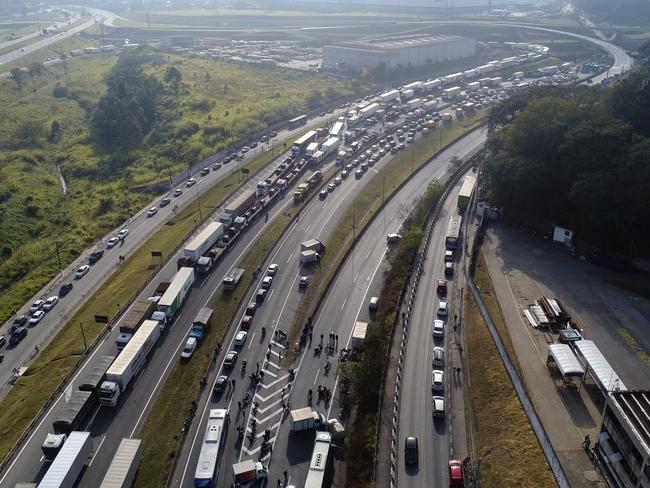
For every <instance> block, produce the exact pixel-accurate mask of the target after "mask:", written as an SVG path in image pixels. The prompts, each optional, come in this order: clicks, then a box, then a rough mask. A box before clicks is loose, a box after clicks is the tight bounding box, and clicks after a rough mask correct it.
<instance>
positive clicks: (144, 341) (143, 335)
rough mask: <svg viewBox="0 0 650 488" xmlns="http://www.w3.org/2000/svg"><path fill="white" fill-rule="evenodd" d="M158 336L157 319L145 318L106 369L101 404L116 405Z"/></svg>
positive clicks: (101, 390)
mask: <svg viewBox="0 0 650 488" xmlns="http://www.w3.org/2000/svg"><path fill="white" fill-rule="evenodd" d="M159 337H160V324H159V323H158V321H157V320H145V321H144V322H143V323H142V325H141V326H140V328H139V329H138V331H137V332H136V333H135V334H133V338H131V340H130V341H129V343H128V344H127V345H126V347H125V348H124V349H122V352H121V353H120V355H119V356H117V359H116V360H115V361H114V362H113V364H111V367H110V368H108V370H107V371H106V380H105V381H104V382H103V383H102V385H101V387H100V389H99V402H100V404H101V405H104V406H110V407H114V406H115V405H117V401H118V399H119V397H120V394H121V393H122V392H123V391H124V390H126V388H127V387H128V386H129V383H130V382H131V380H132V379H133V378H134V377H135V376H136V375H137V374H138V373H139V372H140V370H141V369H142V367H143V366H144V363H145V362H146V360H147V356H148V355H149V352H150V351H151V349H153V346H154V345H155V344H156V342H157V341H158V338H159Z"/></svg>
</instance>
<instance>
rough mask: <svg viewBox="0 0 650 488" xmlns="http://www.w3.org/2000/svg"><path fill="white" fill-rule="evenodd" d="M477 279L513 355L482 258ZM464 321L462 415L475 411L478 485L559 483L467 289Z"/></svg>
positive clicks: (535, 487)
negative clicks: (465, 385) (465, 382)
mask: <svg viewBox="0 0 650 488" xmlns="http://www.w3.org/2000/svg"><path fill="white" fill-rule="evenodd" d="M476 281H477V285H478V286H479V289H480V291H481V297H482V299H483V301H484V302H485V304H486V305H487V307H488V309H489V313H490V316H491V317H492V320H493V322H494V323H495V325H496V326H497V329H498V330H499V335H500V336H501V338H502V340H503V342H504V343H505V344H506V348H507V349H508V353H509V354H511V358H515V357H516V356H513V355H512V353H513V350H512V344H511V343H510V340H509V339H508V336H507V334H505V324H504V322H503V318H502V316H501V313H500V312H499V308H498V304H497V301H496V297H495V296H494V293H493V290H492V288H491V286H490V285H489V282H490V281H489V276H488V273H487V269H486V267H485V262H484V261H483V259H480V260H479V263H478V265H477V268H476ZM463 323H464V326H465V334H466V343H467V355H466V357H467V358H468V363H469V364H468V367H469V375H470V384H471V391H470V392H469V394H468V395H466V397H467V404H466V405H465V408H466V410H470V409H471V411H469V412H467V413H466V414H468V415H473V417H474V420H475V426H476V432H475V434H476V447H477V450H478V453H477V455H478V456H479V457H480V458H481V459H482V462H481V486H484V487H485V488H498V487H502V486H517V487H521V488H545V487H549V488H551V487H555V486H557V485H556V483H555V479H554V477H553V474H552V472H551V470H550V468H549V466H548V463H547V461H546V458H545V457H544V454H543V452H542V449H541V447H540V445H539V443H538V441H537V437H536V436H535V433H534V432H533V430H532V428H531V426H530V423H529V422H528V417H527V416H526V414H525V412H524V410H523V408H522V406H521V403H520V402H519V398H518V397H517V394H516V392H515V390H514V387H513V386H512V382H511V381H510V377H509V376H508V373H507V372H506V370H505V367H504V366H503V362H502V361H501V357H500V356H499V353H498V351H497V349H496V346H495V345H494V342H493V340H492V337H491V336H490V333H489V332H488V330H487V327H486V325H485V323H484V321H483V318H482V316H481V314H480V311H479V309H478V306H477V305H476V302H475V301H474V300H473V298H472V295H471V294H470V293H467V294H466V300H465V310H464V322H463Z"/></svg>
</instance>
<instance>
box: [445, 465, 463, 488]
mask: <svg viewBox="0 0 650 488" xmlns="http://www.w3.org/2000/svg"><path fill="white" fill-rule="evenodd" d="M448 466H449V488H464V486H465V480H464V479H463V463H462V462H461V461H459V460H457V459H452V460H450V461H449V464H448Z"/></svg>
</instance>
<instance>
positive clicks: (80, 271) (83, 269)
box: [74, 264, 90, 280]
mask: <svg viewBox="0 0 650 488" xmlns="http://www.w3.org/2000/svg"><path fill="white" fill-rule="evenodd" d="M88 271H90V266H88V265H87V264H84V265H83V266H79V268H77V271H75V272H74V277H75V278H76V279H78V280H80V279H81V278H83V277H84V276H86V274H87V273H88Z"/></svg>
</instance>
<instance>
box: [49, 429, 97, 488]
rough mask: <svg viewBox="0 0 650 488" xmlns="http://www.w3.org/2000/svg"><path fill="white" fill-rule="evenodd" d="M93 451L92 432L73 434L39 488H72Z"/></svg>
mask: <svg viewBox="0 0 650 488" xmlns="http://www.w3.org/2000/svg"><path fill="white" fill-rule="evenodd" d="M92 449H93V442H92V439H91V437H90V432H72V433H70V435H69V436H68V440H67V441H66V443H65V444H64V446H63V447H62V448H61V451H60V452H59V454H58V456H57V457H56V459H55V460H54V462H53V463H52V464H51V465H50V467H49V469H48V470H47V472H46V473H45V476H43V479H42V480H41V481H40V483H39V484H38V486H39V488H72V487H73V486H75V481H77V478H78V477H79V475H80V474H81V471H82V470H83V468H84V466H85V464H86V460H87V459H88V456H90V453H91V451H92Z"/></svg>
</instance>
